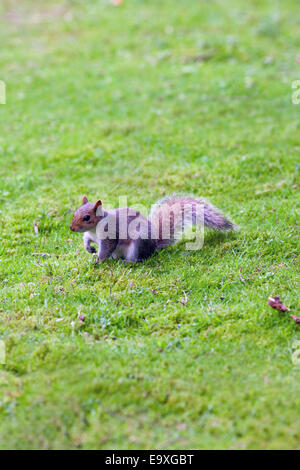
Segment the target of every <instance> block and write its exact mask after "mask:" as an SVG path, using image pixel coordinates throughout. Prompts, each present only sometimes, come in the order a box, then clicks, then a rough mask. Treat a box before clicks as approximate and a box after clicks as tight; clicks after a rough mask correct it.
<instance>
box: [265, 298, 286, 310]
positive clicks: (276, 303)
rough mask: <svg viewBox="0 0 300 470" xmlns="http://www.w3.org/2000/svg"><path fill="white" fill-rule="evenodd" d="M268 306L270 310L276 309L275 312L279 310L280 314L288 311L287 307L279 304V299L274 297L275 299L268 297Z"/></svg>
mask: <svg viewBox="0 0 300 470" xmlns="http://www.w3.org/2000/svg"><path fill="white" fill-rule="evenodd" d="M268 305H270V307H272V308H276V309H277V310H280V311H281V312H287V311H288V310H290V309H289V308H288V307H286V306H285V305H283V303H282V302H281V300H280V298H279V297H278V296H277V295H276V296H275V297H269V299H268Z"/></svg>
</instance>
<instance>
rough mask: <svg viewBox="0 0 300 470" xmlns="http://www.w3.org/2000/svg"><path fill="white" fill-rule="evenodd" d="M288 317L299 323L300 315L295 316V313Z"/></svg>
mask: <svg viewBox="0 0 300 470" xmlns="http://www.w3.org/2000/svg"><path fill="white" fill-rule="evenodd" d="M290 317H291V318H292V319H293V320H294V322H295V323H300V317H297V315H290Z"/></svg>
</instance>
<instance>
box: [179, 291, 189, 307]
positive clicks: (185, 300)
mask: <svg viewBox="0 0 300 470" xmlns="http://www.w3.org/2000/svg"><path fill="white" fill-rule="evenodd" d="M182 292H183V294H184V298H183V297H181V299H180V302H181V303H182V305H186V304H187V303H188V300H189V299H188V297H187V295H186V293H185V291H184V290H182Z"/></svg>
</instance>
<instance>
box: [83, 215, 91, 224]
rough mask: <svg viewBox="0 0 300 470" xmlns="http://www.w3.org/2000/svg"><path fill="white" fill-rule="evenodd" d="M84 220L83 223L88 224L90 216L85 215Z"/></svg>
mask: <svg viewBox="0 0 300 470" xmlns="http://www.w3.org/2000/svg"><path fill="white" fill-rule="evenodd" d="M82 220H83V222H87V221H88V220H90V216H89V215H85V216H84V217H83V219H82Z"/></svg>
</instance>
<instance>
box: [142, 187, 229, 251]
mask: <svg viewBox="0 0 300 470" xmlns="http://www.w3.org/2000/svg"><path fill="white" fill-rule="evenodd" d="M149 219H150V222H151V225H152V226H153V227H155V229H156V230H157V233H158V237H157V238H158V241H157V248H158V249H162V248H164V247H166V246H168V245H172V244H174V243H176V242H177V241H179V240H180V239H181V237H182V233H183V231H184V230H185V229H187V228H192V227H193V226H195V225H198V226H201V225H204V226H205V227H209V228H211V229H214V230H220V231H227V230H235V229H236V228H237V227H236V226H235V225H234V224H233V223H232V222H230V220H228V219H227V218H226V217H225V216H224V215H223V214H222V212H221V211H220V210H219V209H217V208H216V207H214V206H213V205H212V204H210V203H208V202H207V201H205V200H204V199H199V198H196V197H194V196H177V195H173V196H167V197H165V198H163V199H161V200H160V201H158V202H157V203H156V204H154V206H152V209H151V212H150V215H149Z"/></svg>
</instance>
